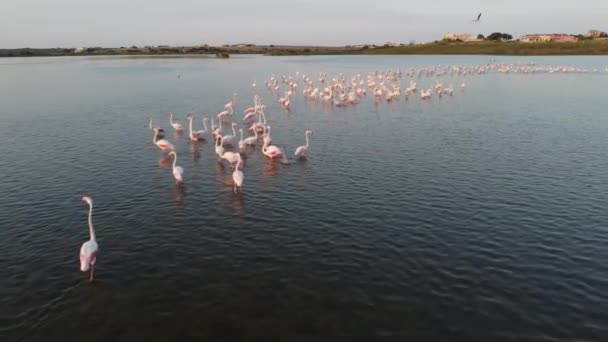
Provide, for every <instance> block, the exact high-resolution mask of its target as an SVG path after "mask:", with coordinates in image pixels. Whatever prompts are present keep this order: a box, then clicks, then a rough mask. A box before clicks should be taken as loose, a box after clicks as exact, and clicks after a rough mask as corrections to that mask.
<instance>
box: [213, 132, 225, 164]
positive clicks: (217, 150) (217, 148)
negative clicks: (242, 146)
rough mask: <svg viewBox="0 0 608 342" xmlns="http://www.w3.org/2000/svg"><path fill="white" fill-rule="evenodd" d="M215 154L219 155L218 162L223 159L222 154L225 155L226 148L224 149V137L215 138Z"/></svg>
mask: <svg viewBox="0 0 608 342" xmlns="http://www.w3.org/2000/svg"><path fill="white" fill-rule="evenodd" d="M214 147H215V154H217V157H218V161H219V160H220V158H222V154H224V147H222V137H221V136H217V137H216V138H215V145H214Z"/></svg>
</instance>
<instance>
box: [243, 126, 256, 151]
mask: <svg viewBox="0 0 608 342" xmlns="http://www.w3.org/2000/svg"><path fill="white" fill-rule="evenodd" d="M239 132H241V141H239V148H241V149H244V148H245V147H246V146H247V145H255V144H256V143H257V142H258V132H257V131H256V130H254V131H253V134H255V135H254V136H253V137H248V138H245V139H243V129H242V128H240V129H239Z"/></svg>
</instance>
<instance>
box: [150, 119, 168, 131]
mask: <svg viewBox="0 0 608 342" xmlns="http://www.w3.org/2000/svg"><path fill="white" fill-rule="evenodd" d="M148 120H150V123H149V125H150V129H151V130H152V132H156V131H158V132H159V133H163V132H165V130H164V129H162V128H160V127H158V126H152V118H148Z"/></svg>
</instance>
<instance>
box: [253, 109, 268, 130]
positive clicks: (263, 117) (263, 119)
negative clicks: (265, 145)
mask: <svg viewBox="0 0 608 342" xmlns="http://www.w3.org/2000/svg"><path fill="white" fill-rule="evenodd" d="M265 107H266V106H265V105H261V106H260V111H259V112H258V114H259V117H258V122H255V123H254V124H253V125H251V127H249V129H250V130H253V131H258V133H260V132H262V133H263V132H264V125H266V113H264V108H265Z"/></svg>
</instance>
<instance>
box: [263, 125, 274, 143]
mask: <svg viewBox="0 0 608 342" xmlns="http://www.w3.org/2000/svg"><path fill="white" fill-rule="evenodd" d="M262 137H263V139H264V145H270V144H272V138H271V137H270V125H268V126H264V133H263V134H262Z"/></svg>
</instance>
